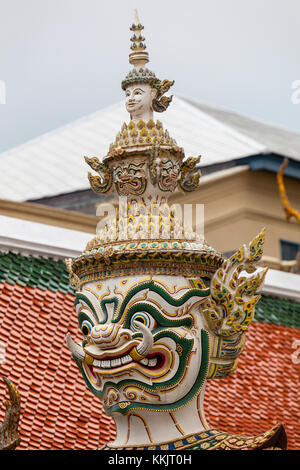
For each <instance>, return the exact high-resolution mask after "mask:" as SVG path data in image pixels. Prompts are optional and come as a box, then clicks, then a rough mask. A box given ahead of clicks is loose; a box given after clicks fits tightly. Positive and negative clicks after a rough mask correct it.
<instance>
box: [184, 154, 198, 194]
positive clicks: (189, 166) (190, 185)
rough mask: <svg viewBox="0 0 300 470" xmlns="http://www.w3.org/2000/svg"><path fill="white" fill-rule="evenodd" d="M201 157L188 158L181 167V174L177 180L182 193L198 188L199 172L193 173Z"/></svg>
mask: <svg viewBox="0 0 300 470" xmlns="http://www.w3.org/2000/svg"><path fill="white" fill-rule="evenodd" d="M200 158H201V156H200V155H199V156H198V157H189V158H187V159H186V160H185V161H184V162H183V163H182V165H181V168H180V170H181V174H180V179H179V185H180V187H181V189H183V191H185V192H186V191H187V192H189V191H194V190H195V189H197V188H198V187H199V180H200V176H201V171H200V170H198V171H194V170H195V169H196V165H197V164H198V163H199V162H200Z"/></svg>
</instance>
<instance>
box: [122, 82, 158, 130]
mask: <svg viewBox="0 0 300 470" xmlns="http://www.w3.org/2000/svg"><path fill="white" fill-rule="evenodd" d="M156 95H157V90H156V89H155V88H152V87H151V86H150V85H148V84H144V83H134V84H133V85H129V86H127V88H126V90H125V97H126V109H127V111H128V113H129V114H130V119H131V120H132V121H135V122H138V121H140V120H143V121H144V122H148V121H149V120H150V119H153V107H152V102H153V100H154V98H155V97H156Z"/></svg>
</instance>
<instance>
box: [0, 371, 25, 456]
mask: <svg viewBox="0 0 300 470" xmlns="http://www.w3.org/2000/svg"><path fill="white" fill-rule="evenodd" d="M2 379H3V381H4V382H5V384H6V386H7V388H8V392H9V397H10V401H7V402H6V413H5V418H4V421H3V423H1V424H0V450H14V449H15V448H16V447H17V446H18V445H19V444H20V442H21V439H20V437H19V435H18V424H19V419H20V403H21V400H20V396H19V393H18V391H17V389H16V388H15V386H14V384H13V383H12V382H11V381H10V380H9V379H7V378H6V377H2Z"/></svg>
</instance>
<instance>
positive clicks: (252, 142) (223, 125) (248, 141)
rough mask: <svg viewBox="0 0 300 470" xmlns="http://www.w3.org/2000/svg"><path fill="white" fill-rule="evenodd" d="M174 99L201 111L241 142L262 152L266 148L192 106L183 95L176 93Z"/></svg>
mask: <svg viewBox="0 0 300 470" xmlns="http://www.w3.org/2000/svg"><path fill="white" fill-rule="evenodd" d="M176 99H177V100H180V101H181V102H182V103H184V105H185V106H188V107H190V108H192V109H193V110H194V112H198V113H201V115H205V116H206V119H207V120H210V121H211V122H214V123H215V125H217V126H219V127H220V128H222V129H223V130H226V131H227V132H228V133H229V134H231V135H232V136H234V137H235V138H237V139H239V140H240V141H241V142H243V143H245V144H249V145H251V146H253V147H255V148H257V149H258V150H261V152H262V153H263V152H264V151H265V150H267V147H266V146H265V145H264V144H263V143H261V142H258V141H257V140H254V139H252V138H251V137H248V136H246V135H244V134H242V133H241V132H239V131H237V130H236V129H234V128H233V127H232V126H231V125H230V124H225V123H224V122H221V121H220V120H219V119H217V118H215V117H213V116H210V115H207V113H205V112H204V111H202V110H201V109H199V108H198V107H196V106H193V105H192V104H191V103H189V102H187V101H186V100H185V99H184V97H181V96H179V95H177V97H176ZM199 105H200V103H199Z"/></svg>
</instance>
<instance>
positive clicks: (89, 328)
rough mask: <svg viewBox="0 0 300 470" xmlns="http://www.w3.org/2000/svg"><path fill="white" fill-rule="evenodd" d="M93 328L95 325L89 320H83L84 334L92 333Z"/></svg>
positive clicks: (82, 328)
mask: <svg viewBox="0 0 300 470" xmlns="http://www.w3.org/2000/svg"><path fill="white" fill-rule="evenodd" d="M92 328H93V325H92V324H91V323H90V322H89V321H87V320H84V321H83V322H82V325H81V331H82V333H83V334H84V336H88V335H90V334H91V331H92Z"/></svg>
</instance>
